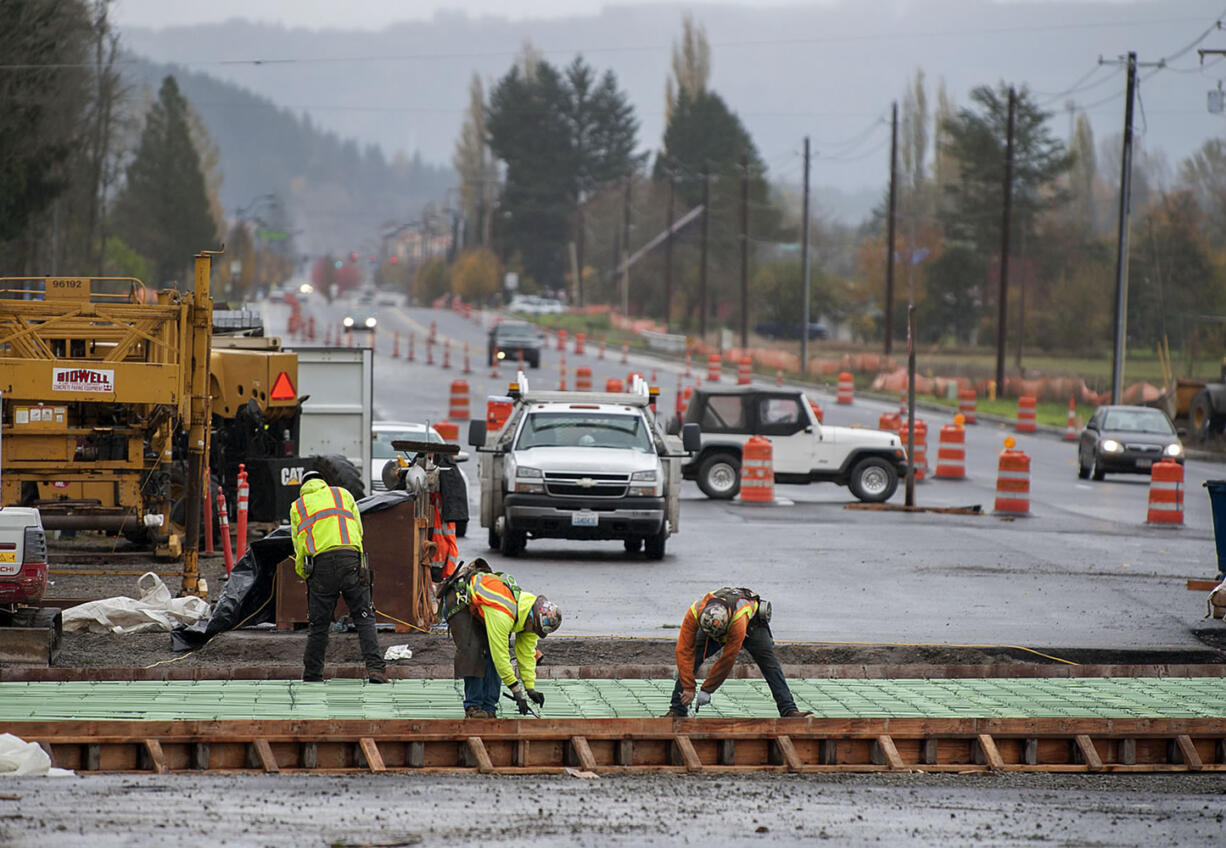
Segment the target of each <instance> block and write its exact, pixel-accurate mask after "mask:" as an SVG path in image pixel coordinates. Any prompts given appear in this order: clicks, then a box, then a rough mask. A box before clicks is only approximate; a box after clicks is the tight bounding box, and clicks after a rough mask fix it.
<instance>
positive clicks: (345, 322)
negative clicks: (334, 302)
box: [341, 315, 353, 327]
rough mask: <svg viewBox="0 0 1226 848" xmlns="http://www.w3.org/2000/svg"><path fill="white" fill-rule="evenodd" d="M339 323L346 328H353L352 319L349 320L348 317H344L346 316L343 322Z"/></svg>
mask: <svg viewBox="0 0 1226 848" xmlns="http://www.w3.org/2000/svg"><path fill="white" fill-rule="evenodd" d="M341 323H342V324H344V325H345V326H346V327H352V326H353V319H352V318H350V317H349V316H348V315H346V316H345V320H344V321H342V322H341Z"/></svg>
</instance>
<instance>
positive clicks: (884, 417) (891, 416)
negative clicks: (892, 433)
mask: <svg viewBox="0 0 1226 848" xmlns="http://www.w3.org/2000/svg"><path fill="white" fill-rule="evenodd" d="M901 426H902V416H900V415H899V414H898V413H897V412H883V413H881V417H880V418H878V419H877V429H878V430H897V429H898V428H899V427H901Z"/></svg>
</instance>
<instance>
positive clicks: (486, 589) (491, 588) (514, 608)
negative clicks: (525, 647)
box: [468, 572, 519, 621]
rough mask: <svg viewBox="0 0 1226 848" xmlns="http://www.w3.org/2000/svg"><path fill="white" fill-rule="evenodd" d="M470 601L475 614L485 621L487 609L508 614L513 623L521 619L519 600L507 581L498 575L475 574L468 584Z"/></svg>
mask: <svg viewBox="0 0 1226 848" xmlns="http://www.w3.org/2000/svg"><path fill="white" fill-rule="evenodd" d="M468 599H469V601H468V602H469V605H470V606H471V608H472V611H473V614H474V615H476V616H477V617H478V618H480V619H481V620H483V621H484V620H485V611H486V609H487V608H489V609H496V610H498V611H500V612H504V613H506V614H507V615H508V616H510V617H511V621H515V620H516V619H517V618H518V617H519V599H518V598H517V597H516V596H515V592H514V591H512V589H511V587H510V586H508V585H507V583H506V581H504V580H502V579H500V578H499V577H498V576H497V575H494V574H485V573H483V572H478V573H477V574H474V575H473V576H472V578H471V579H470V580H469V583H468Z"/></svg>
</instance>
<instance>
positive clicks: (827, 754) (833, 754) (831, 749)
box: [817, 739, 839, 766]
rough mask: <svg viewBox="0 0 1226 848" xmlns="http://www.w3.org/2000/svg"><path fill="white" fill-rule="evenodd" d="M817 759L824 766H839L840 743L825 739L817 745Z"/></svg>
mask: <svg viewBox="0 0 1226 848" xmlns="http://www.w3.org/2000/svg"><path fill="white" fill-rule="evenodd" d="M817 759H818V761H819V762H820V763H821V765H824V766H833V765H838V762H839V743H838V740H837V739H823V740H821V741H820V742H819V743H818V745H817Z"/></svg>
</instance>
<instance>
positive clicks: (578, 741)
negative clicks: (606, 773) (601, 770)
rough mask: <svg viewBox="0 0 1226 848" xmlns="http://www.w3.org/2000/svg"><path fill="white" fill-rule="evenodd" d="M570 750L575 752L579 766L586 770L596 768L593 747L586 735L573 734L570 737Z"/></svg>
mask: <svg viewBox="0 0 1226 848" xmlns="http://www.w3.org/2000/svg"><path fill="white" fill-rule="evenodd" d="M570 750H571V751H572V752H573V753H574V756H575V762H576V763H577V764H578V766H579V768H581V769H583V770H584V771H593V770H595V768H596V758H595V757H593V756H592V747H591V746H590V745H588V744H587V737H586V736H572V737H571V738H570Z"/></svg>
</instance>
